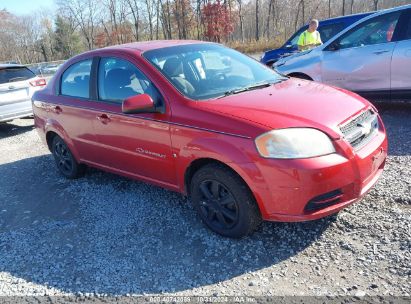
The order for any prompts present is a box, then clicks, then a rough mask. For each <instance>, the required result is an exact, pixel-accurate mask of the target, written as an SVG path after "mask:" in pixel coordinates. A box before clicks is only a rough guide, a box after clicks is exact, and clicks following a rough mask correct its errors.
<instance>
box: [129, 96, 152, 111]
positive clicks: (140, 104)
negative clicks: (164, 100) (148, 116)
mask: <svg viewBox="0 0 411 304" xmlns="http://www.w3.org/2000/svg"><path fill="white" fill-rule="evenodd" d="M154 110H155V107H154V101H153V99H152V98H151V96H150V95H148V94H140V95H134V96H130V97H128V98H126V99H125V100H124V101H123V104H122V111H123V113H126V114H134V113H146V112H154Z"/></svg>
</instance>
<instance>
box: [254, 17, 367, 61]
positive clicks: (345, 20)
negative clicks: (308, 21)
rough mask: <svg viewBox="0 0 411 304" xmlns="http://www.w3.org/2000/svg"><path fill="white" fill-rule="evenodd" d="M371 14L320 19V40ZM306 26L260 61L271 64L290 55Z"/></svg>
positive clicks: (295, 48) (324, 40) (296, 48)
mask: <svg viewBox="0 0 411 304" xmlns="http://www.w3.org/2000/svg"><path fill="white" fill-rule="evenodd" d="M371 14H373V12H371V13H362V14H355V15H348V16H341V17H337V18H331V19H325V20H322V21H320V24H319V26H318V31H319V32H320V35H321V40H322V41H323V43H324V42H326V41H327V40H328V39H330V38H332V37H333V36H335V35H336V34H338V33H339V32H341V31H342V30H343V29H345V28H346V27H347V26H350V25H351V24H353V23H355V22H357V21H358V20H360V19H362V18H364V17H366V16H368V15H371ZM307 28H308V25H304V26H303V27H301V28H300V29H299V30H298V31H297V32H295V33H294V34H293V35H292V36H291V37H290V39H288V40H287V41H286V42H285V43H284V45H283V46H282V47H280V48H278V49H275V50H269V51H266V52H265V53H264V54H263V55H262V57H261V62H262V63H264V64H266V65H269V66H271V65H272V64H273V63H274V62H276V61H277V60H278V59H280V58H281V57H284V56H288V55H291V54H292V53H294V52H297V51H298V47H297V41H298V38H299V37H300V35H301V33H302V32H304V31H305V30H306V29H307Z"/></svg>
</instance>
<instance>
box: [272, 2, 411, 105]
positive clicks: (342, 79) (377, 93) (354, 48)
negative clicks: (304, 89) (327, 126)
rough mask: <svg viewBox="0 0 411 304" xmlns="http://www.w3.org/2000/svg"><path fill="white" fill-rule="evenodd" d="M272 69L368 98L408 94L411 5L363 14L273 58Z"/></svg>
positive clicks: (410, 91)
mask: <svg viewBox="0 0 411 304" xmlns="http://www.w3.org/2000/svg"><path fill="white" fill-rule="evenodd" d="M274 68H275V69H277V70H278V71H279V72H281V73H283V74H285V75H289V76H293V77H299V78H304V79H308V80H315V81H320V82H324V83H327V84H330V85H334V86H338V87H341V88H344V89H348V90H351V91H354V92H357V93H359V94H360V95H363V96H364V97H367V98H370V99H401V100H403V99H411V5H405V6H400V7H397V8H393V9H388V10H383V11H380V12H377V13H375V14H372V15H370V16H368V17H365V18H364V19H361V20H360V21H358V22H356V23H355V24H353V25H352V26H350V27H348V28H347V29H345V30H344V31H342V32H341V33H340V34H338V35H336V36H335V37H334V38H332V39H330V40H329V41H327V42H326V43H325V44H323V45H321V46H319V47H317V48H315V49H313V50H310V51H306V52H301V53H299V54H296V55H293V56H290V57H286V58H284V59H281V60H279V61H277V63H276V64H275V65H274Z"/></svg>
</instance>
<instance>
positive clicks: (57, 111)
mask: <svg viewBox="0 0 411 304" xmlns="http://www.w3.org/2000/svg"><path fill="white" fill-rule="evenodd" d="M53 112H54V113H56V114H60V113H61V112H63V110H62V109H61V108H60V106H55V107H53Z"/></svg>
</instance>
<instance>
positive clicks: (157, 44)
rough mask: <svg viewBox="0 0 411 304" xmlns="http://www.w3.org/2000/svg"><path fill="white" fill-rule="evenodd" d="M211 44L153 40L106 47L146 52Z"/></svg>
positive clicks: (192, 41) (191, 41) (197, 41)
mask: <svg viewBox="0 0 411 304" xmlns="http://www.w3.org/2000/svg"><path fill="white" fill-rule="evenodd" d="M206 43H211V42H205V41H200V40H151V41H141V42H132V43H126V44H120V45H114V46H109V47H105V48H104V50H107V49H114V50H118V49H134V50H137V51H140V52H145V51H149V50H155V49H161V48H166V47H172V46H177V45H188V44H206Z"/></svg>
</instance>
